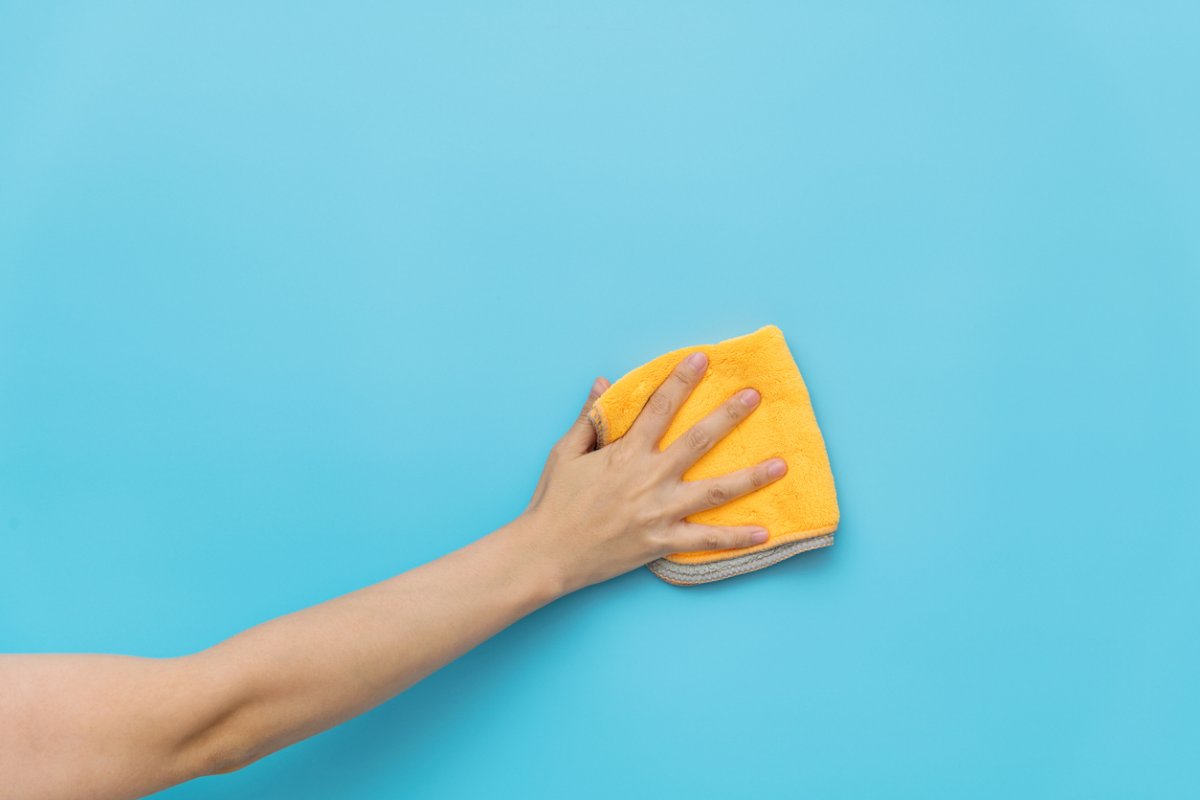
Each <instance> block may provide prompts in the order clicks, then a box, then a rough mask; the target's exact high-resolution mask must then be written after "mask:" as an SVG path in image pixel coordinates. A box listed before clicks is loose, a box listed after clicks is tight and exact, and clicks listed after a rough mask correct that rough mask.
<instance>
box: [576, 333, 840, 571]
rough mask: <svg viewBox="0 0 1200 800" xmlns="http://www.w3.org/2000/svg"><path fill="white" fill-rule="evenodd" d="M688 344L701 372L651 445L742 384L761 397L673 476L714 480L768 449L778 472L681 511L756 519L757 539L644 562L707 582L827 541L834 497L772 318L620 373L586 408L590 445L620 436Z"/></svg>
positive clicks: (715, 521)
mask: <svg viewBox="0 0 1200 800" xmlns="http://www.w3.org/2000/svg"><path fill="white" fill-rule="evenodd" d="M697 350H703V351H704V353H705V354H706V355H707V356H708V367H707V369H706V371H705V375H704V379H703V380H702V381H701V382H700V384H699V385H698V386H697V387H696V388H695V390H694V391H693V392H692V394H691V396H690V397H689V398H688V399H687V402H685V403H684V404H683V407H682V408H680V409H679V411H678V413H677V414H676V415H675V418H674V420H673V421H672V423H671V425H670V427H669V428H668V429H667V432H666V434H665V435H664V436H663V438H662V440H661V442H660V443H659V449H660V450H663V449H666V448H667V446H668V445H670V444H671V442H673V441H674V440H675V439H676V438H678V437H679V436H681V435H682V434H684V433H685V432H686V431H687V430H688V429H689V428H690V427H691V426H692V425H694V424H695V423H697V422H699V421H700V420H701V419H703V418H704V417H705V416H707V415H708V414H709V413H711V412H712V411H714V410H715V409H717V408H718V407H719V406H720V405H721V404H722V403H723V402H724V401H726V400H727V399H729V398H730V397H731V396H733V395H734V394H735V393H736V392H738V391H739V390H741V389H744V388H746V387H752V388H754V389H757V390H758V392H759V394H760V395H761V397H762V399H761V401H760V402H759V405H758V407H757V408H756V409H755V410H754V411H753V413H751V414H750V415H749V416H748V417H747V418H746V419H744V420H743V421H742V422H741V423H739V424H738V426H737V427H735V428H734V429H733V431H732V432H730V433H729V434H728V435H727V436H725V437H724V438H723V439H721V440H720V441H718V442H717V443H716V444H715V445H714V446H713V448H712V449H711V450H710V451H709V452H708V453H706V454H704V455H703V456H702V457H701V458H700V460H699V461H697V462H696V463H695V464H693V465H692V467H691V468H690V469H688V471H687V472H685V473H684V476H683V477H684V479H685V480H701V479H704V478H713V477H718V476H721V475H725V474H728V473H730V472H733V471H735V470H737V469H740V468H742V467H748V466H752V465H754V464H757V463H759V462H761V461H764V460H766V459H768V458H771V457H773V456H779V457H781V458H783V459H784V460H785V461H787V465H788V471H787V474H786V475H784V476H783V477H782V478H781V479H779V480H778V481H775V482H774V483H771V484H769V485H767V486H765V487H763V488H761V489H758V490H756V491H753V492H751V493H750V494H748V495H743V496H742V497H738V498H735V499H733V500H731V501H729V502H728V503H726V504H724V505H721V506H718V507H716V508H712V509H707V510H704V511H700V512H698V513H695V514H692V515H691V516H689V517H688V518H687V519H688V521H689V522H697V523H702V524H707V525H759V526H761V527H764V528H766V529H767V531H768V532H769V534H770V538H768V539H767V541H766V542H764V543H762V544H759V545H754V546H753V547H744V548H739V549H736V550H705V551H699V552H692V553H674V554H672V555H669V556H667V557H665V558H661V559H658V560H656V561H653V562H651V563H650V564H648V565H647V566H648V567H649V568H650V570H651V571H653V572H654V574H655V575H657V576H658V577H660V578H662V579H663V580H665V581H667V582H669V583H675V584H682V585H690V584H697V583H708V582H710V581H715V580H720V579H722V578H728V577H732V576H734V575H740V574H742V573H744V572H750V571H753V570H756V569H762V568H763V567H767V566H770V565H771V564H775V563H777V562H779V561H782V560H783V559H785V558H787V557H789V556H792V555H795V554H797V553H802V552H805V551H807V550H812V549H814V548H818V547H824V546H826V545H830V544H833V532H834V531H835V530H836V529H837V526H838V504H837V494H836V492H835V490H834V485H833V472H832V470H831V469H830V466H829V457H828V455H827V454H826V451H825V441H824V439H823V438H822V436H821V431H820V429H819V428H818V427H817V419H816V416H815V415H814V414H813V409H812V404H811V402H810V401H809V397H808V389H807V387H806V386H805V385H804V379H803V378H802V377H801V376H800V370H799V368H797V366H796V362H795V360H794V359H793V358H792V353H791V351H790V350H789V349H788V346H787V342H786V341H785V340H784V338H783V332H782V331H780V330H779V328H777V327H776V326H774V325H766V326H764V327H762V328H759V329H758V330H757V331H754V332H753V333H749V334H746V335H745V336H738V337H736V338H733V339H727V340H725V341H723V342H718V343H717V344H711V345H695V346H692V347H684V348H681V349H679V350H672V351H671V352H669V353H664V354H663V355H661V356H659V357H658V358H655V359H654V360H652V361H649V362H647V363H645V364H643V365H642V366H640V367H637V368H636V369H634V370H633V371H632V372H629V373H628V374H626V375H624V376H623V377H621V378H620V380H618V381H616V382H615V383H613V384H612V385H611V386H609V387H608V389H606V390H605V391H604V393H603V394H601V395H600V397H599V398H598V399H597V400H596V402H595V403H594V404H593V405H592V409H591V411H590V412H589V416H590V418H591V421H592V425H593V426H595V428H596V440H597V446H598V447H604V446H606V445H609V444H611V443H612V442H615V441H616V440H617V439H619V438H621V437H622V436H623V435H625V433H626V431H628V430H629V428H630V426H631V425H632V424H633V421H634V420H635V419H636V418H637V416H638V414H640V413H641V410H642V408H643V407H644V406H645V404H646V402H647V401H648V400H649V399H650V395H651V394H652V393H653V392H654V390H655V389H657V388H658V386H659V385H660V384H661V383H662V382H663V381H664V380H665V379H666V378H667V376H668V375H669V374H670V372H671V370H672V369H673V368H674V367H675V366H676V365H677V364H678V363H679V362H680V361H681V360H682V359H684V358H685V357H686V356H687V355H688V354H690V353H693V352H695V351H697Z"/></svg>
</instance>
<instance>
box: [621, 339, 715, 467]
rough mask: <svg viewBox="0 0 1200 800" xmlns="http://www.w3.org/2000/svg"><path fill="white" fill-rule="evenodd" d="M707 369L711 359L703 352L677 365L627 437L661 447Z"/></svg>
mask: <svg viewBox="0 0 1200 800" xmlns="http://www.w3.org/2000/svg"><path fill="white" fill-rule="evenodd" d="M707 367H708V356H706V355H705V354H704V353H701V352H699V351H697V352H695V353H692V354H691V355H689V356H688V357H687V358H685V359H683V360H682V361H680V362H679V363H678V364H676V365H675V369H673V370H671V374H670V375H668V376H667V379H666V380H665V381H663V382H662V384H661V385H660V386H659V387H658V388H657V389H655V390H654V393H653V394H652V395H650V399H649V400H647V401H646V405H645V406H644V407H643V408H642V411H641V413H640V414H638V418H637V419H635V420H634V421H633V425H632V426H630V428H629V432H628V433H627V434H625V435H626V436H627V437H632V438H633V439H634V440H635V441H638V442H641V443H642V444H644V445H646V446H647V447H657V446H658V442H659V440H660V439H662V437H663V434H664V433H666V432H667V428H668V427H670V425H671V420H672V419H674V418H675V414H676V413H678V411H679V409H680V407H681V406H682V405H683V402H684V401H685V400H687V399H688V396H689V395H691V393H692V390H693V389H695V388H696V385H697V384H699V383H700V381H701V379H702V378H703V377H704V370H705V368H707Z"/></svg>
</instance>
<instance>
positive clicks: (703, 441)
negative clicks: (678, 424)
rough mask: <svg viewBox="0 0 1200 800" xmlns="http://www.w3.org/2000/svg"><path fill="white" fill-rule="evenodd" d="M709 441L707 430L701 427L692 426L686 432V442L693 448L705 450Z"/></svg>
mask: <svg viewBox="0 0 1200 800" xmlns="http://www.w3.org/2000/svg"><path fill="white" fill-rule="evenodd" d="M711 441H712V439H711V437H709V435H708V432H707V431H705V430H704V429H703V428H692V429H691V430H690V431H688V432H687V444H688V447H690V448H692V449H693V450H706V449H707V448H708V445H709V443H710V442H711Z"/></svg>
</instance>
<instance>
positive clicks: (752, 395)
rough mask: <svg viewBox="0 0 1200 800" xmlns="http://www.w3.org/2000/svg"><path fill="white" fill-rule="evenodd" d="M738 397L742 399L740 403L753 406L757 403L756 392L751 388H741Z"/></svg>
mask: <svg viewBox="0 0 1200 800" xmlns="http://www.w3.org/2000/svg"><path fill="white" fill-rule="evenodd" d="M738 397H740V398H741V399H742V404H743V405H745V406H748V407H750V408H753V407H754V406H756V405H758V392H756V391H754V390H753V389H743V390H742V393H741V394H740V395H738Z"/></svg>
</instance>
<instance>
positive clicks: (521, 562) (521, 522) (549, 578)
mask: <svg viewBox="0 0 1200 800" xmlns="http://www.w3.org/2000/svg"><path fill="white" fill-rule="evenodd" d="M546 525H547V523H546V521H545V520H543V519H541V518H540V517H538V516H537V515H536V514H535V513H534V512H533V511H525V512H524V513H522V514H521V515H520V516H518V517H517V518H516V519H514V520H513V521H512V522H510V523H508V524H507V525H505V526H504V528H502V529H501V531H502V532H503V534H504V537H505V540H506V541H507V543H508V544H509V546H510V547H511V548H512V555H511V558H512V559H513V561H514V563H515V564H516V567H515V568H514V573H516V574H519V575H521V576H523V579H524V580H525V581H526V583H527V587H528V591H529V593H530V594H531V596H532V597H533V599H534V600H535V601H537V602H538V603H539V605H546V604H547V603H551V602H553V601H554V600H557V599H558V598H560V597H562V596H563V595H565V594H570V593H571V591H572V587H571V581H570V576H569V574H568V570H567V568H566V564H565V563H564V562H563V560H562V559H561V558H558V557H556V556H555V555H554V554H553V553H552V552H551V551H550V549H549V548H548V547H547V546H546V542H547V540H548V539H551V538H552V537H551V536H550V535H549V531H547V529H546Z"/></svg>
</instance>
